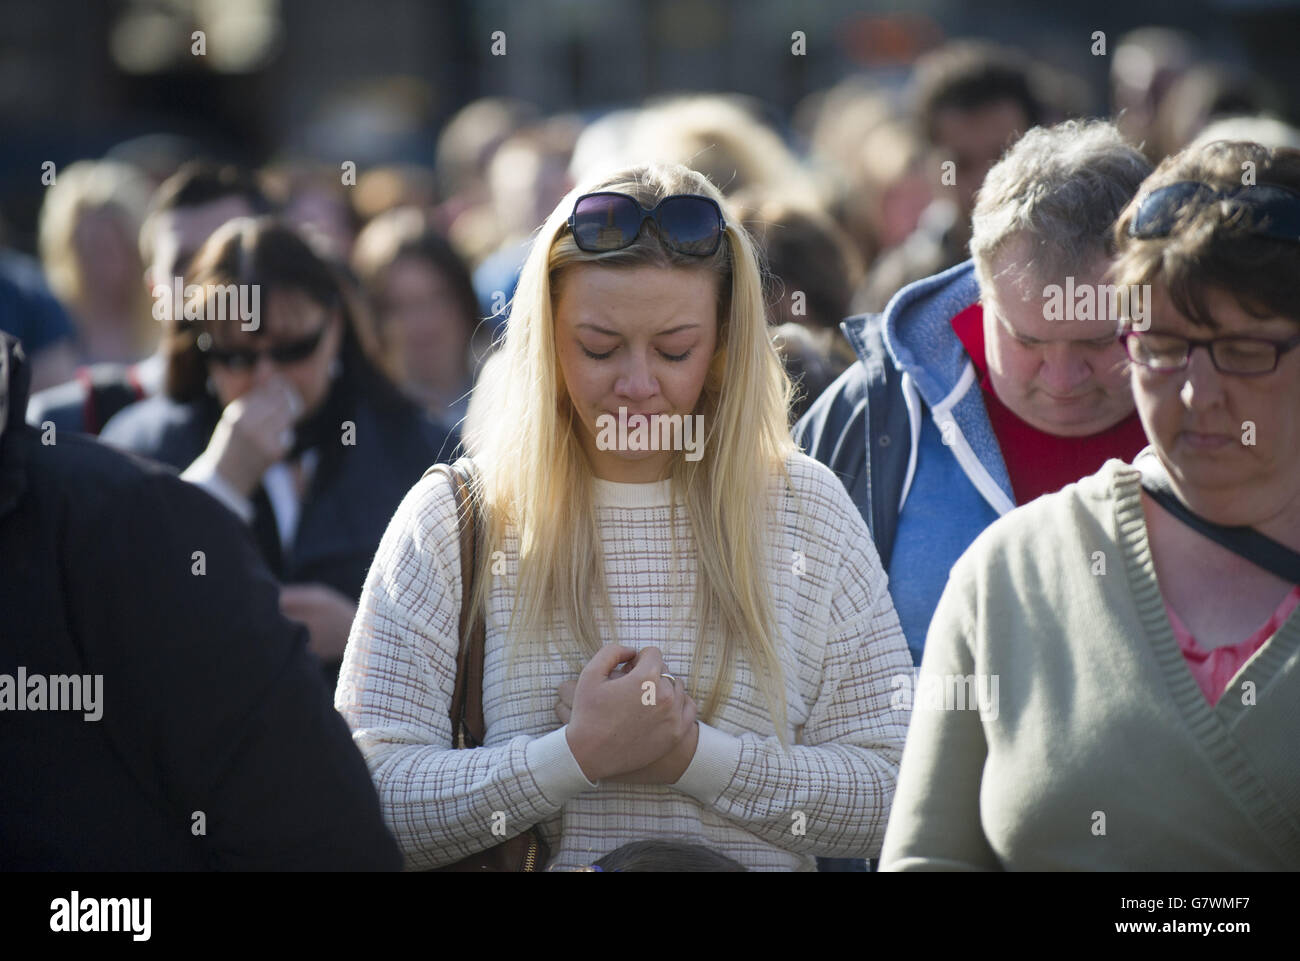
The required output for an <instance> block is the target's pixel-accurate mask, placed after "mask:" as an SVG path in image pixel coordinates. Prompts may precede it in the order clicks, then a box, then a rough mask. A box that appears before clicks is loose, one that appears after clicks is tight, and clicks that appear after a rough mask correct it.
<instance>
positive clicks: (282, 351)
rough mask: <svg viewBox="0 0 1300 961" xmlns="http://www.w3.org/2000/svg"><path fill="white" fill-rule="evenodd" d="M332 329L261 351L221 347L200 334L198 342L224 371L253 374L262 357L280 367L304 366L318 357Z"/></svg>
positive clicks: (324, 327) (325, 325) (201, 348)
mask: <svg viewBox="0 0 1300 961" xmlns="http://www.w3.org/2000/svg"><path fill="white" fill-rule="evenodd" d="M327 329H329V324H328V323H327V324H324V325H323V326H322V327H321V328H320V329H319V330H317V331H316V333H314V334H309V335H307V336H306V337H303V338H301V339H300V340H291V341H289V342H288V343H282V344H272V345H271V346H269V347H264V348H262V349H260V350H257V349H254V348H251V347H217V346H215V345H214V344H213V343H212V336H211V335H210V334H209V335H206V336H205V335H203V334H200V335H199V338H198V347H199V350H201V351H202V352H203V356H204V357H206V358H207V359H208V360H210V361H211V362H212V363H214V364H220V365H221V366H222V367H226V368H229V369H230V370H234V371H240V370H252V369H253V368H254V367H256V366H257V363H258V361H259V360H260V359H261V357H262V355H263V354H265V355H266V356H267V357H269V358H271V363H273V364H276V365H278V366H282V367H283V366H287V365H289V364H301V363H302V362H303V361H305V360H307V359H308V358H309V357H311V355H312V354H314V353H316V348H317V347H319V346H320V342H321V339H322V338H323V337H324V336H325V331H326V330H327Z"/></svg>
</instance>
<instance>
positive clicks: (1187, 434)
mask: <svg viewBox="0 0 1300 961" xmlns="http://www.w3.org/2000/svg"><path fill="white" fill-rule="evenodd" d="M1178 437H1179V439H1180V440H1181V441H1182V442H1183V443H1184V444H1186V445H1187V446H1188V447H1191V448H1193V449H1194V450H1221V449H1222V448H1224V447H1227V446H1228V445H1230V444H1232V443H1233V442H1234V441H1235V440H1236V438H1235V437H1229V436H1225V435H1223V434H1201V433H1198V432H1197V431H1194V430H1185V431H1181V432H1180V433H1179V435H1178Z"/></svg>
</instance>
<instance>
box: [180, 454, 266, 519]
mask: <svg viewBox="0 0 1300 961" xmlns="http://www.w3.org/2000/svg"><path fill="white" fill-rule="evenodd" d="M181 480H183V481H189V482H190V483H191V484H193V485H194V486H195V487H202V488H203V489H204V490H205V491H207V492H208V493H209V494H211V495H212V496H213V497H215V498H216V499H217V500H219V501H221V503H222V504H224V505H226V507H227V508H228V509H229V510H231V511H233V512H234V513H235V514H236V515H238V516H239V519H240V520H242V521H243V522H244V523H245V524H251V523H253V515H254V509H253V504H252V502H251V501H250V500H249V499H248V498H247V497H245V496H243V495H242V494H240V493H239V491H237V490H235V489H234V488H233V487H232V486H230V484H229V482H227V480H226V479H225V478H224V477H222V476H221V475H220V474H218V473H217V469H216V468H215V467H214V466H213V465H212V464H210V463H208V462H207V461H205V460H204V459H203V458H202V457H200V458H199V459H198V460H196V461H195V462H194V463H193V464H191V465H190V466H189V467H187V468H185V471H184V473H182V474H181Z"/></svg>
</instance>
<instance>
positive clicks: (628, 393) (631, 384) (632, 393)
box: [614, 350, 659, 398]
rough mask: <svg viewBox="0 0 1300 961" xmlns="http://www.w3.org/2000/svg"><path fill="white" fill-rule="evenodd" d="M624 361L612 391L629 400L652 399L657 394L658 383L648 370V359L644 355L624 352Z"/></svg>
mask: <svg viewBox="0 0 1300 961" xmlns="http://www.w3.org/2000/svg"><path fill="white" fill-rule="evenodd" d="M625 357H626V361H625V363H624V365H623V368H622V369H621V370H620V371H619V375H618V380H617V381H616V382H615V384H614V390H615V392H616V393H618V394H619V395H620V396H623V397H631V398H646V397H653V396H654V395H655V394H657V393H659V382H658V380H657V379H656V378H655V376H654V374H653V373H652V372H651V370H650V363H649V358H648V357H646V355H645V354H644V353H634V352H633V351H630V350H629V351H626V352H625Z"/></svg>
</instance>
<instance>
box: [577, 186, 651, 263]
mask: <svg viewBox="0 0 1300 961" xmlns="http://www.w3.org/2000/svg"><path fill="white" fill-rule="evenodd" d="M640 229H641V210H640V208H639V207H638V206H637V205H636V202H635V201H633V200H632V198H630V197H620V196H618V195H616V194H593V195H590V196H587V197H582V198H580V199H579V200H578V203H577V205H576V206H575V207H574V208H573V239H574V240H575V241H577V244H578V247H579V248H581V249H582V250H587V251H602V250H618V249H620V248H622V247H627V246H628V245H629V244H631V243H632V241H634V240H636V235H637V233H638V232H639V231H640Z"/></svg>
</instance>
